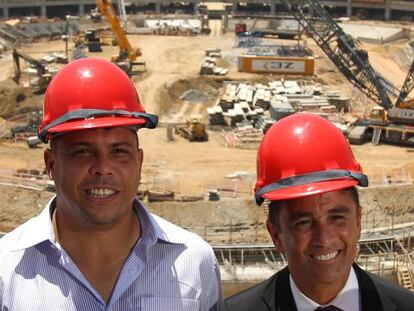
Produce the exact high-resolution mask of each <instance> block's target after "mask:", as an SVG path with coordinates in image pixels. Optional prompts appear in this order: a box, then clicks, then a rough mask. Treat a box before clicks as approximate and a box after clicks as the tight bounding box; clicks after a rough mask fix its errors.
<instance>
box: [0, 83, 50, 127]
mask: <svg viewBox="0 0 414 311" xmlns="http://www.w3.org/2000/svg"><path fill="white" fill-rule="evenodd" d="M42 105H43V95H35V94H33V92H32V91H31V89H29V88H22V87H20V86H18V85H17V84H16V83H15V82H14V81H13V80H11V79H7V80H5V81H2V82H0V116H1V117H3V118H5V119H8V118H10V117H13V116H15V115H18V114H22V113H26V112H30V111H38V110H41V109H42Z"/></svg>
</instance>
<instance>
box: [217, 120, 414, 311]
mask: <svg viewBox="0 0 414 311" xmlns="http://www.w3.org/2000/svg"><path fill="white" fill-rule="evenodd" d="M355 186H360V187H366V186H368V179H367V176H366V175H364V174H363V173H362V169H361V166H360V165H359V163H358V162H357V161H356V160H355V158H354V156H353V154H352V151H351V148H350V147H349V145H348V143H347V141H346V139H345V137H344V136H343V135H342V133H341V132H340V131H339V130H338V129H337V128H336V127H335V126H334V125H333V124H332V123H330V122H329V121H327V120H325V119H323V118H322V117H319V116H316V115H312V114H307V113H298V114H294V115H291V116H289V117H286V118H284V119H282V120H280V121H278V122H277V123H275V124H274V125H273V126H272V127H271V128H270V129H269V131H268V132H267V133H266V135H265V136H264V138H263V141H262V142H261V145H260V147H259V150H258V156H257V182H256V186H255V199H256V202H257V203H258V204H259V205H260V204H262V203H263V202H264V201H267V203H268V204H269V214H268V219H267V223H266V225H267V230H268V232H269V234H270V236H271V238H272V240H273V243H274V245H275V247H276V249H277V250H278V251H279V252H281V253H284V254H285V255H286V257H287V262H288V265H287V267H286V268H284V269H283V270H281V271H280V272H278V273H276V274H275V275H273V276H272V277H271V278H269V279H268V280H266V281H264V282H262V283H260V284H258V285H256V286H255V287H253V288H250V289H247V290H246V291H244V292H241V293H239V294H236V295H234V296H232V297H230V298H228V299H226V300H225V301H224V303H223V308H222V310H237V311H246V310H255V311H256V310H261V311H262V310H279V311H296V310H297V311H314V310H327V311H328V310H330V311H334V310H336V311H339V310H343V311H374V310H375V311H381V310H384V311H391V310H398V311H408V310H413V309H414V307H413V306H414V295H413V294H412V293H411V292H410V291H408V290H406V289H403V288H401V287H399V286H397V285H393V284H391V283H390V282H388V281H385V280H383V279H381V278H379V277H377V276H375V275H373V274H370V273H368V272H365V271H363V270H362V269H361V268H360V267H359V266H358V265H357V264H355V263H354V260H355V257H356V255H357V249H358V245H357V242H358V240H359V238H360V234H361V207H360V204H359V198H358V192H357V190H356V188H355Z"/></svg>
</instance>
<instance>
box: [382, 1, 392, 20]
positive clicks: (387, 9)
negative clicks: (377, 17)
mask: <svg viewBox="0 0 414 311" xmlns="http://www.w3.org/2000/svg"><path fill="white" fill-rule="evenodd" d="M384 17H385V20H386V21H389V20H390V19H391V0H385V14H384Z"/></svg>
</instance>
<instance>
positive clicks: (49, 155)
mask: <svg viewBox="0 0 414 311" xmlns="http://www.w3.org/2000/svg"><path fill="white" fill-rule="evenodd" d="M43 159H44V161H45V165H46V171H47V175H48V176H49V178H50V179H51V180H53V176H54V174H53V173H54V167H55V156H54V154H53V152H52V150H50V149H49V148H48V149H46V150H45V151H44V153H43Z"/></svg>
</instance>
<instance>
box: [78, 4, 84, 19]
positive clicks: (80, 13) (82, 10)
mask: <svg viewBox="0 0 414 311" xmlns="http://www.w3.org/2000/svg"><path fill="white" fill-rule="evenodd" d="M79 15H80V16H83V15H85V4H83V3H79Z"/></svg>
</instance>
